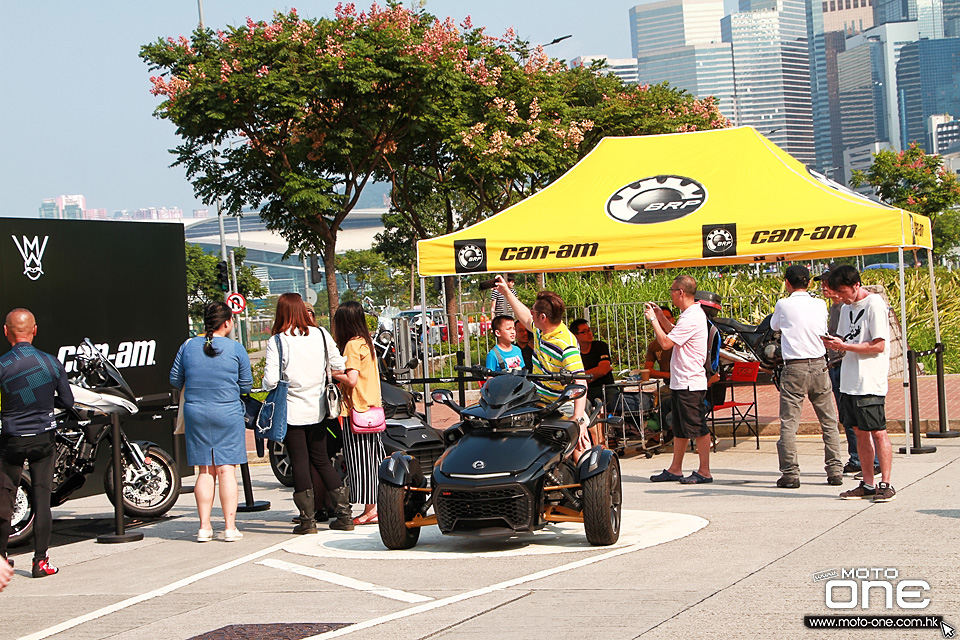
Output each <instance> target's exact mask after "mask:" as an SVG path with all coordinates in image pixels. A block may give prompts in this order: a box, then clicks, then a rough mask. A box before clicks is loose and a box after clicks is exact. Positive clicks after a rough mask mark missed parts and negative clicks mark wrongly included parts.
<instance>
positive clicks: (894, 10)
mask: <svg viewBox="0 0 960 640" xmlns="http://www.w3.org/2000/svg"><path fill="white" fill-rule="evenodd" d="M873 2H874V4H873V24H874V26H880V25H883V24H891V23H895V22H908V21H913V20H915V21H916V22H917V26H918V28H919V31H920V37H921V38H930V39H934V38H942V37H943V35H944V34H943V27H944V15H943V1H942V0H873ZM955 11H956V8H955V7H953V6H951V12H955ZM951 15H952V14H951Z"/></svg>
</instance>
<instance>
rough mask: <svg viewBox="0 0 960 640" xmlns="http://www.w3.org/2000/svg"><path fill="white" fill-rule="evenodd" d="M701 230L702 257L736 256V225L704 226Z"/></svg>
mask: <svg viewBox="0 0 960 640" xmlns="http://www.w3.org/2000/svg"><path fill="white" fill-rule="evenodd" d="M702 230H703V257H704V258H715V257H717V256H735V255H737V225H736V224H705V225H703V227H702Z"/></svg>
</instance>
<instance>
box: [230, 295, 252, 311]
mask: <svg viewBox="0 0 960 640" xmlns="http://www.w3.org/2000/svg"><path fill="white" fill-rule="evenodd" d="M227 306H228V307H230V310H231V311H233V312H234V313H243V310H244V309H246V308H247V299H246V298H244V297H243V296H242V295H241V294H239V293H231V294H230V295H228V296H227Z"/></svg>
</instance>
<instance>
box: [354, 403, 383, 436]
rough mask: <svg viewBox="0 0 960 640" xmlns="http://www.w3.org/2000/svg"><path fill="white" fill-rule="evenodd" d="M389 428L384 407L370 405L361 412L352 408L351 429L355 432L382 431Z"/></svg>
mask: <svg viewBox="0 0 960 640" xmlns="http://www.w3.org/2000/svg"><path fill="white" fill-rule="evenodd" d="M386 428H387V416H386V415H384V413H383V407H370V408H369V409H367V410H366V411H363V412H360V411H357V410H356V409H350V429H351V430H353V432H354V433H380V432H381V431H383V430H384V429H386Z"/></svg>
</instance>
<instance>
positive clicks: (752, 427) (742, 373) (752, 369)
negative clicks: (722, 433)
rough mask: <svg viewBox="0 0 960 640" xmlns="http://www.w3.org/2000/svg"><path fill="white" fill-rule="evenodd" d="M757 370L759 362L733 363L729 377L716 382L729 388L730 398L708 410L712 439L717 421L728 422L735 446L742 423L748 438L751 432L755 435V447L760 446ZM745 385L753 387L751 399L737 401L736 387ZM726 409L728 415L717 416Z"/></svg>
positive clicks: (715, 433)
mask: <svg viewBox="0 0 960 640" xmlns="http://www.w3.org/2000/svg"><path fill="white" fill-rule="evenodd" d="M759 371H760V363H759V362H738V363H736V364H734V365H733V370H732V371H731V372H730V377H729V378H727V379H726V380H724V381H722V382H718V383H717V384H720V385H724V386H726V387H729V388H730V400H728V401H726V402H724V403H723V404H718V405H714V407H713V409H712V410H711V411H710V432H711V433H712V434H713V437H714V439H715V438H716V437H717V431H716V428H717V423H719V424H721V425H723V424H729V425H731V427H732V431H733V446H737V429H738V428H739V427H740V426H741V425H742V426H745V427H746V428H747V437H748V438H749V437H750V434H751V433H752V434H753V435H754V437H756V439H757V449H759V448H760V419H759V417H758V416H757V373H758V372H759ZM747 385H750V386H752V387H753V401H752V402H745V401H742V400H741V401H738V400H737V399H736V388H737V387H744V386H747ZM741 395H742V394H741ZM728 409H729V410H730V417H726V416H724V417H721V418H718V417H717V412H718V411H726V410H728Z"/></svg>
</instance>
